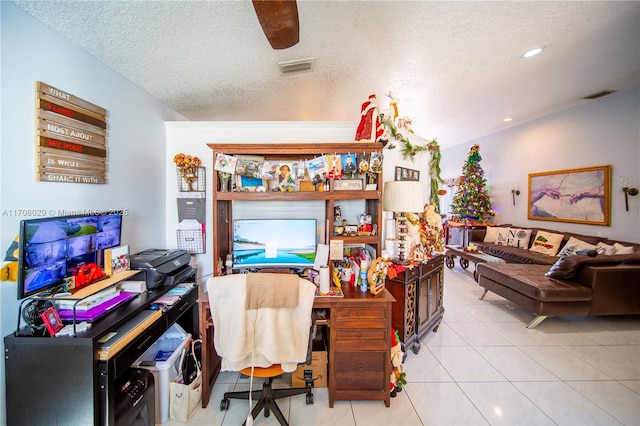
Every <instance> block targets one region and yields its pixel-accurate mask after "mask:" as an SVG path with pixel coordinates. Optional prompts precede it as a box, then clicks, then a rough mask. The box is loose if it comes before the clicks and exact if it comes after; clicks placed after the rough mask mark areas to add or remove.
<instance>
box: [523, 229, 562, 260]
mask: <svg viewBox="0 0 640 426" xmlns="http://www.w3.org/2000/svg"><path fill="white" fill-rule="evenodd" d="M563 237H564V235H562V234H552V233H551V232H546V231H538V233H537V234H536V239H535V240H533V244H532V245H531V248H530V249H529V251H532V252H535V253H542V254H546V255H549V256H555V255H556V253H557V252H558V249H560V243H561V242H562V238H563Z"/></svg>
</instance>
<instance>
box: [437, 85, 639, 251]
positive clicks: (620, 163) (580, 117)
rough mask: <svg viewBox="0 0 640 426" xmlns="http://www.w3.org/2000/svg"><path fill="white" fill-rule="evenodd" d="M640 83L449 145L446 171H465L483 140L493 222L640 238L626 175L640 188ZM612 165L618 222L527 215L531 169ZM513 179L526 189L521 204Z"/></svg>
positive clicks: (613, 210) (457, 173)
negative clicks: (623, 188) (568, 220)
mask: <svg viewBox="0 0 640 426" xmlns="http://www.w3.org/2000/svg"><path fill="white" fill-rule="evenodd" d="M639 123H640V89H639V88H635V89H631V90H627V91H624V92H622V93H616V94H613V95H609V96H606V97H604V98H600V99H596V100H594V101H591V102H587V103H585V104H583V105H580V106H578V107H575V108H572V109H569V110H566V111H563V112H560V113H557V114H554V115H551V116H548V117H544V118H541V119H538V120H535V121H532V122H530V123H526V124H523V125H522V126H519V127H515V128H512V129H510V130H506V131H504V132H500V133H495V134H493V135H489V136H487V137H484V138H481V139H477V140H475V141H471V142H469V143H468V144H464V145H459V146H456V147H454V148H450V149H447V150H443V153H442V176H443V177H445V178H451V177H458V176H460V175H461V174H462V166H463V164H464V161H465V159H466V156H467V153H468V152H469V149H470V148H471V146H472V145H473V144H474V143H477V144H479V145H480V155H481V156H482V161H481V162H480V165H481V166H482V168H483V170H484V172H485V178H486V179H487V182H488V185H489V190H490V192H489V194H490V196H491V197H492V199H493V207H494V209H495V210H496V212H497V215H496V217H495V218H494V221H493V223H497V224H500V223H512V224H514V225H520V226H529V227H544V228H549V229H557V230H567V231H569V232H575V233H580V234H585V235H602V236H605V237H609V238H612V239H618V240H622V241H631V242H640V196H636V197H629V211H628V212H627V211H626V210H625V207H624V196H623V194H622V191H621V189H620V176H621V175H628V176H630V177H631V180H630V184H631V186H633V187H636V188H638V187H639V186H640V166H639V164H640V124H639ZM604 164H610V165H611V186H612V188H611V226H610V227H607V226H593V225H579V224H568V223H558V222H548V221H532V220H528V219H527V206H526V204H527V194H528V192H527V191H528V189H527V185H528V174H529V173H537V172H545V171H553V170H564V169H573V168H580V167H589V166H599V165H604ZM511 185H517V188H518V189H519V190H520V191H521V194H520V196H519V197H518V198H517V201H516V206H513V201H512V196H511Z"/></svg>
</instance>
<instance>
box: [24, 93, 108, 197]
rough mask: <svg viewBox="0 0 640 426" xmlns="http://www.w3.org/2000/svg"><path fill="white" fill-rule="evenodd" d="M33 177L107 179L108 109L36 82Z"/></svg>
mask: <svg viewBox="0 0 640 426" xmlns="http://www.w3.org/2000/svg"><path fill="white" fill-rule="evenodd" d="M36 109H37V118H36V153H37V160H36V165H37V168H38V171H37V173H36V180H38V181H42V182H67V183H93V184H104V183H107V178H106V172H107V110H106V109H104V108H101V107H99V106H97V105H94V104H92V103H90V102H87V101H85V100H83V99H80V98H78V97H76V96H74V95H71V94H69V93H66V92H63V91H62V90H60V89H56V88H55V87H53V86H49V85H48V84H45V83H43V82H41V81H38V82H36Z"/></svg>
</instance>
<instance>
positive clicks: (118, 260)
mask: <svg viewBox="0 0 640 426" xmlns="http://www.w3.org/2000/svg"><path fill="white" fill-rule="evenodd" d="M129 269H130V263H129V246H128V245H126V246H119V247H113V248H108V249H105V250H104V273H105V274H106V275H109V276H111V275H113V274H117V273H118V272H123V271H128V270H129Z"/></svg>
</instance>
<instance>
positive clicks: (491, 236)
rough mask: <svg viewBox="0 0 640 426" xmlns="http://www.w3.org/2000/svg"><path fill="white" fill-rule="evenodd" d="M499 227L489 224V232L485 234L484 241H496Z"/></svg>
mask: <svg viewBox="0 0 640 426" xmlns="http://www.w3.org/2000/svg"><path fill="white" fill-rule="evenodd" d="M499 229H500V228H498V227H497V226H487V232H486V233H485V234H484V240H482V242H484V243H495V242H496V239H497V238H498V230H499Z"/></svg>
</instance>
